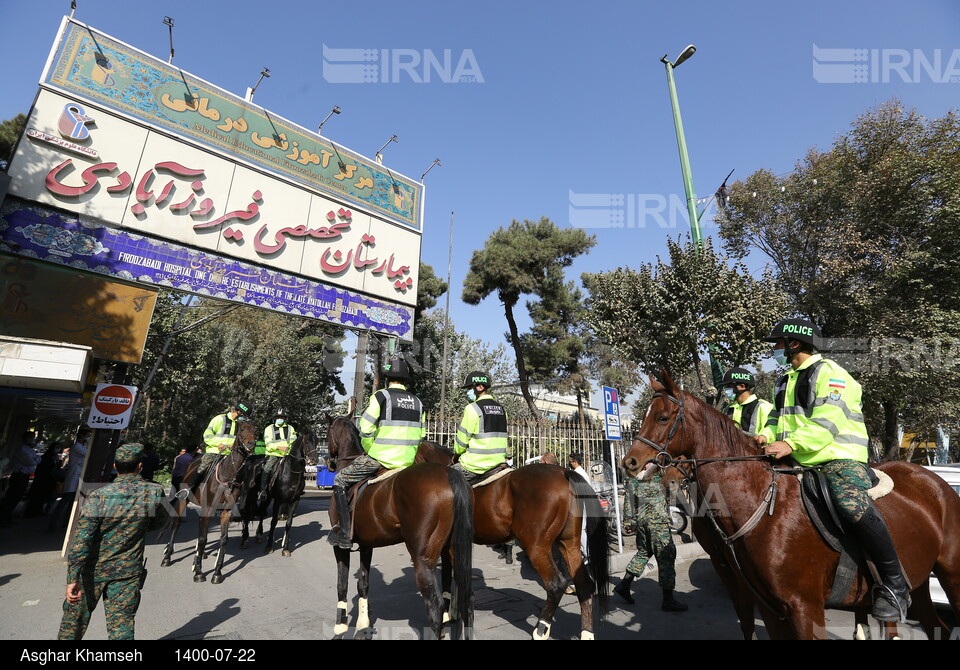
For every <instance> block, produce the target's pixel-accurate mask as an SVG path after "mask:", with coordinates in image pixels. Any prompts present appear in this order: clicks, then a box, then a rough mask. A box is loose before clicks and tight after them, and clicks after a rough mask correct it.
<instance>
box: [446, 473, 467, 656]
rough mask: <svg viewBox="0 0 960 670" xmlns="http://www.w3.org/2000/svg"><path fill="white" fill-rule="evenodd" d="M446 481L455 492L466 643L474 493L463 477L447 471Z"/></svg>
mask: <svg viewBox="0 0 960 670" xmlns="http://www.w3.org/2000/svg"><path fill="white" fill-rule="evenodd" d="M447 480H448V481H449V482H450V488H452V489H453V534H452V537H451V538H450V547H451V548H452V549H453V552H454V553H453V555H454V563H453V584H454V588H456V592H457V593H456V598H457V610H459V613H460V621H461V622H462V625H463V636H464V639H470V638H471V637H472V636H473V576H472V572H473V490H472V489H471V488H470V485H469V484H467V480H466V479H465V478H464V476H463V473H461V472H460V471H459V470H456V469H454V468H447Z"/></svg>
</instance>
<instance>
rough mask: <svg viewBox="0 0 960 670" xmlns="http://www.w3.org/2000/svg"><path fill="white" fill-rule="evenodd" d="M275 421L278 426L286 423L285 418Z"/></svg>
mask: <svg viewBox="0 0 960 670" xmlns="http://www.w3.org/2000/svg"><path fill="white" fill-rule="evenodd" d="M274 423H275V424H277V425H278V426H282V425H283V424H284V420H283V419H277V420H276V421H274Z"/></svg>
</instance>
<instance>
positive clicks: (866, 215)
mask: <svg viewBox="0 0 960 670" xmlns="http://www.w3.org/2000/svg"><path fill="white" fill-rule="evenodd" d="M958 156H960V118H958V115H957V114H956V113H955V112H950V113H948V114H947V115H946V116H944V117H943V118H939V119H927V118H924V117H922V116H920V115H919V114H917V113H916V112H915V111H911V110H907V109H904V107H903V106H902V105H901V104H900V102H899V101H897V100H893V101H890V102H887V103H885V104H882V105H880V106H878V107H876V108H874V109H871V110H869V111H867V112H866V113H865V114H863V115H861V116H860V117H859V118H857V119H856V120H855V121H854V122H853V124H852V126H851V128H850V129H849V131H847V132H846V133H845V134H843V135H841V136H840V137H838V138H837V139H836V141H835V142H834V143H833V146H832V147H831V148H830V150H829V151H819V150H817V149H810V150H809V151H808V152H807V154H806V156H804V158H803V159H801V160H800V161H798V163H797V164H796V166H795V169H794V171H793V172H792V173H790V174H789V175H786V176H776V175H774V174H772V173H771V172H770V171H768V170H760V171H757V172H755V173H754V174H752V175H750V176H749V177H747V178H746V179H745V180H743V181H740V182H737V183H735V184H733V186H732V187H731V188H730V200H729V209H727V211H726V215H725V216H723V217H720V219H719V222H720V225H721V228H720V230H721V236H722V237H723V240H724V244H725V248H726V249H727V250H728V251H729V252H731V253H732V254H734V255H735V256H737V257H744V256H746V255H747V254H750V253H752V252H760V253H761V254H763V255H765V256H767V257H768V258H769V259H770V261H771V262H772V265H773V269H774V278H775V280H776V281H777V283H778V284H779V285H781V286H783V287H784V288H785V289H786V291H787V293H788V294H789V296H790V301H791V311H793V312H795V313H797V314H802V315H806V316H809V317H811V318H812V319H813V320H814V321H816V322H817V323H818V324H819V325H820V327H821V329H822V331H823V333H824V336H825V337H827V338H828V343H829V341H830V340H831V338H841V340H840V341H839V342H834V343H833V347H834V348H835V349H837V350H838V351H840V352H845V353H846V354H847V355H846V356H844V359H843V362H844V364H846V365H847V366H848V367H849V369H850V371H851V372H852V373H853V374H854V375H856V376H857V377H858V378H859V379H860V381H861V383H862V384H863V385H864V397H865V413H866V415H867V419H868V426H869V427H870V429H871V432H872V433H874V434H876V433H878V432H879V433H881V434H882V435H883V438H884V444H885V447H886V451H887V455H888V456H890V457H893V456H895V455H896V452H897V448H898V446H899V445H898V440H897V426H898V420H899V418H900V417H901V416H910V417H913V421H915V422H916V423H915V425H913V426H912V428H913V430H923V431H925V432H927V433H931V432H932V428H933V424H935V423H948V424H952V425H954V426H955V425H956V423H957V420H958V416H960V405H958V403H960V368H958V366H957V365H956V353H957V351H958V347H957V346H955V345H956V343H957V342H958V341H960V340H958V337H960V263H957V262H956V259H957V258H958V257H960V235H958V234H957V231H958V230H960V160H958Z"/></svg>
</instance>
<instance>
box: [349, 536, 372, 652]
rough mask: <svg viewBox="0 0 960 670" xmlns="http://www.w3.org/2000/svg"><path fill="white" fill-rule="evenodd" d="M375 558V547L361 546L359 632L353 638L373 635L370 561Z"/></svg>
mask: <svg viewBox="0 0 960 670" xmlns="http://www.w3.org/2000/svg"><path fill="white" fill-rule="evenodd" d="M372 560H373V548H372V547H364V546H362V545H361V547H360V577H359V579H357V632H356V633H355V634H354V636H353V639H355V640H359V639H364V640H369V639H371V638H372V637H373V626H371V625H370V605H369V600H368V597H367V596H368V594H369V592H370V563H371V561H372Z"/></svg>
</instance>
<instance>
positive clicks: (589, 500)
mask: <svg viewBox="0 0 960 670" xmlns="http://www.w3.org/2000/svg"><path fill="white" fill-rule="evenodd" d="M564 474H565V475H566V477H567V481H568V482H570V486H571V487H572V488H573V493H574V495H575V496H576V499H577V503H578V504H579V506H580V509H581V510H582V512H583V518H584V520H585V521H586V524H587V551H588V552H589V554H590V556H589V558H590V561H589V563H588V567H589V569H590V577H591V578H592V579H593V582H594V584H595V586H596V589H597V595H598V596H599V599H600V610H601V612H605V611H606V606H607V596H608V595H609V593H610V584H609V579H610V549H609V547H608V546H607V532H608V527H607V524H608V520H607V514H606V512H604V511H603V507H602V506H601V505H600V499H599V498H598V497H597V492H596V491H594V490H593V487H592V486H590V484H589V483H587V481H586V480H585V479H584V478H583V477H581V476H580V475H578V474H577V473H575V472H571V471H569V470H566V471H564Z"/></svg>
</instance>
